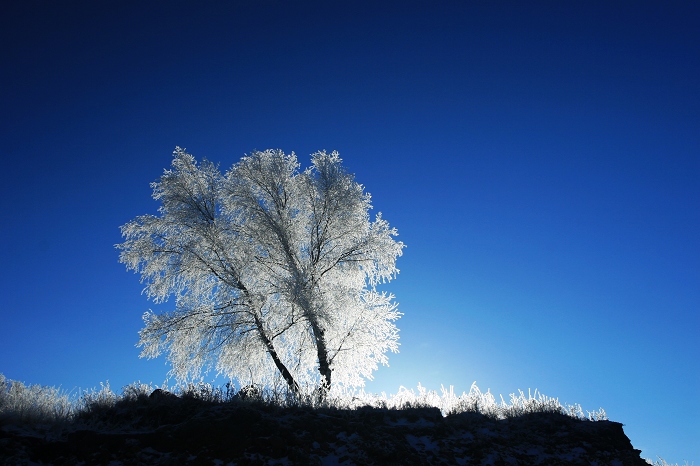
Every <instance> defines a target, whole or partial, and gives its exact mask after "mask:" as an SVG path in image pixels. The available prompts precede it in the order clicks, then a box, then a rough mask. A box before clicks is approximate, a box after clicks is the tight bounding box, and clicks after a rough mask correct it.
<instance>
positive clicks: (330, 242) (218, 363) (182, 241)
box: [117, 147, 404, 397]
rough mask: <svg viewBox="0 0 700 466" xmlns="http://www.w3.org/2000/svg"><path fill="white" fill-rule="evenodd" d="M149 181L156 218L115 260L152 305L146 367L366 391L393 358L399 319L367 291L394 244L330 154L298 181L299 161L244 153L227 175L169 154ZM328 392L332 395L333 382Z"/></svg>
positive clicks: (142, 221)
mask: <svg viewBox="0 0 700 466" xmlns="http://www.w3.org/2000/svg"><path fill="white" fill-rule="evenodd" d="M173 155H174V159H173V162H172V169H170V170H165V172H164V174H163V175H162V176H161V178H160V180H159V181H157V182H155V183H153V184H152V187H153V198H154V199H156V200H158V201H160V202H161V203H162V206H161V207H160V209H159V215H144V216H140V217H137V218H136V219H134V220H132V221H131V222H129V223H127V224H126V225H124V226H123V227H122V234H123V236H124V238H125V241H124V243H121V244H118V245H117V248H118V249H120V250H121V254H120V258H119V259H120V262H122V263H124V264H126V267H127V269H129V270H134V271H135V272H137V273H140V274H141V281H142V283H145V285H146V286H145V289H144V292H145V293H146V295H147V296H148V297H149V298H150V299H152V300H153V301H154V302H156V303H162V302H164V301H166V300H167V299H168V298H169V297H170V296H174V297H175V309H174V310H171V311H168V312H162V313H159V314H156V313H154V312H147V313H146V314H145V315H144V321H145V328H144V329H143V330H141V332H140V337H141V338H140V341H139V346H141V347H142V348H143V350H142V354H141V356H142V357H149V358H153V357H156V356H158V355H160V354H161V353H164V352H165V353H167V355H168V359H169V361H170V362H171V363H172V374H173V375H174V376H176V377H177V378H178V379H180V380H190V379H194V378H196V377H197V376H199V375H200V374H201V373H202V371H207V370H210V369H212V368H215V369H216V370H217V371H218V372H219V373H220V374H223V375H225V376H227V377H230V378H232V379H234V380H237V381H239V383H242V384H248V383H256V384H261V385H265V386H270V387H275V386H279V385H280V384H283V385H286V386H287V387H288V388H290V389H291V390H292V391H293V392H295V393H311V392H312V391H314V390H316V391H317V393H319V394H320V396H322V397H325V396H326V395H327V394H328V393H329V391H330V390H331V389H332V390H333V391H334V392H336V393H339V392H341V391H343V390H348V389H353V388H355V387H361V386H363V384H364V379H371V377H372V372H373V371H374V370H376V369H377V368H378V364H387V355H386V353H387V352H388V351H392V352H396V351H397V350H398V342H397V340H398V330H397V328H396V326H395V325H394V322H395V321H396V319H398V318H399V317H400V315H401V313H399V312H398V311H397V304H396V303H395V302H394V296H393V295H391V294H387V293H385V292H380V291H378V290H377V289H376V286H377V285H379V284H380V283H384V282H388V281H390V280H391V279H392V278H395V276H396V274H397V273H398V269H397V268H396V259H397V257H398V256H400V255H401V252H402V249H403V247H404V245H403V243H401V242H400V241H396V240H395V239H394V237H395V236H396V235H397V232H396V229H394V228H391V227H390V226H389V224H388V223H387V222H386V221H385V220H384V219H383V218H382V216H381V213H379V214H377V215H376V218H375V219H374V220H373V221H372V220H371V219H370V216H369V212H368V211H369V209H371V208H372V205H371V202H370V195H369V194H368V193H365V192H364V187H363V186H362V185H360V184H358V183H357V182H355V181H354V177H353V175H351V174H348V173H347V172H346V171H345V169H344V168H343V166H342V164H341V162H342V160H341V159H340V157H339V156H338V153H337V152H333V153H331V154H328V153H326V152H325V151H323V152H317V153H315V154H313V155H312V164H311V167H309V168H308V169H306V170H304V171H300V170H299V163H298V162H297V159H296V156H295V155H294V153H292V154H289V155H286V154H284V153H283V152H282V151H279V150H267V151H264V152H257V151H256V152H253V153H252V154H250V155H248V156H245V157H243V158H242V159H241V161H240V162H238V163H237V164H235V165H234V166H233V167H232V168H231V169H230V170H229V171H228V172H226V173H225V174H224V175H222V174H221V172H220V171H219V169H218V167H217V166H215V165H214V164H212V163H211V162H208V161H206V160H205V161H204V162H202V163H201V164H199V165H198V164H197V162H196V161H195V159H194V157H193V156H192V155H190V154H188V153H186V152H185V151H184V150H183V149H180V148H179V147H178V148H176V149H175V151H174V153H173ZM331 382H332V384H331Z"/></svg>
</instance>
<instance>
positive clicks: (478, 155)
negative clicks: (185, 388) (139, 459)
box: [0, 0, 700, 464]
mask: <svg viewBox="0 0 700 466" xmlns="http://www.w3.org/2000/svg"><path fill="white" fill-rule="evenodd" d="M14 3H15V4H13V5H10V6H9V7H7V9H6V12H5V13H4V14H3V15H2V17H0V37H1V38H2V39H1V40H2V44H3V47H0V54H2V63H3V66H2V69H1V70H0V77H1V79H2V83H3V90H4V91H5V92H4V93H3V97H2V99H1V100H0V110H2V112H0V119H2V124H1V125H0V135H1V140H2V143H3V146H2V148H3V162H4V166H3V170H2V171H1V173H2V175H1V176H2V180H1V181H2V183H0V186H2V188H1V189H2V193H1V194H2V196H0V205H1V206H2V213H3V228H2V229H0V240H1V241H0V244H2V247H1V249H0V251H1V252H0V261H1V263H2V264H3V268H2V283H3V292H2V293H1V294H0V312H1V313H2V314H0V315H1V317H0V319H1V320H0V340H2V341H3V343H4V344H3V345H2V347H1V348H0V373H3V374H4V375H5V376H6V377H7V378H8V379H13V380H19V381H22V382H25V383H28V384H41V385H48V386H61V387H63V388H64V389H67V390H71V389H73V387H76V389H77V388H83V389H84V388H90V387H96V386H99V383H100V382H104V381H107V380H109V382H110V383H111V385H112V387H114V388H118V387H121V386H124V385H127V384H130V383H132V382H134V381H137V380H141V381H143V382H153V383H154V384H161V383H162V382H163V380H164V379H165V378H166V374H167V372H168V367H167V366H166V365H165V359H164V358H159V359H155V360H144V359H139V358H138V354H139V349H138V348H136V347H135V343H136V342H137V341H138V331H139V330H140V329H141V328H142V326H143V323H142V321H141V316H142V314H143V313H144V312H146V311H147V310H148V309H153V310H154V311H159V310H164V309H168V306H172V305H173V303H172V301H169V302H166V303H163V304H162V305H156V304H153V303H152V302H149V301H147V300H146V297H145V296H142V295H141V294H140V293H141V290H142V288H143V286H142V285H141V284H139V282H138V277H137V276H135V275H133V274H132V273H127V272H126V271H125V269H124V266H123V265H122V264H119V263H118V251H116V250H115V249H114V244H117V243H120V242H122V238H121V236H120V234H119V226H120V225H123V224H124V223H126V222H127V221H129V220H130V219H132V218H134V217H135V216H137V215H143V214H148V213H156V209H157V208H158V204H157V203H156V202H154V201H153V200H152V199H151V197H150V194H151V188H150V187H149V183H151V182H152V181H155V180H156V179H158V177H159V176H160V175H161V174H162V172H163V169H165V168H167V167H169V165H170V161H171V153H172V150H173V148H174V147H175V146H181V147H183V148H186V149H187V151H188V152H190V153H192V154H194V155H195V156H196V157H197V159H198V160H201V159H203V158H207V159H209V160H212V161H213V162H215V163H220V166H221V167H222V169H226V168H228V167H230V166H231V165H232V164H233V163H235V162H236V161H238V160H239V159H240V158H241V157H242V156H243V155H244V154H246V153H250V152H251V151H253V150H256V149H257V150H265V149H278V148H279V149H282V150H283V151H285V152H286V153H290V152H292V151H294V152H295V153H296V154H297V156H298V157H299V161H300V162H301V164H302V166H307V165H308V162H309V155H310V154H312V153H314V152H316V151H318V150H327V151H329V152H330V151H333V150H337V151H338V152H339V153H340V156H341V157H342V158H343V163H344V165H345V166H346V167H347V168H348V171H349V172H351V173H354V174H355V178H356V180H357V181H358V182H359V183H361V184H363V185H364V186H365V188H366V190H367V192H369V193H371V194H372V203H373V205H374V210H373V211H372V212H371V213H372V215H374V214H376V213H377V212H382V214H383V216H384V218H386V220H387V221H388V222H389V223H390V224H391V226H393V227H396V228H397V229H398V232H399V236H398V237H397V239H398V240H400V241H402V242H404V243H405V244H406V248H405V250H404V251H403V256H402V257H400V258H399V260H398V262H397V266H398V268H399V269H400V273H399V275H398V277H397V278H396V280H394V281H392V282H391V283H389V284H387V285H386V286H384V287H383V288H382V289H385V290H387V291H389V292H391V293H393V294H394V295H395V296H396V301H397V302H398V303H399V307H398V310H399V311H400V312H402V313H403V314H404V315H403V317H402V318H401V319H399V320H398V321H397V323H396V325H397V327H398V328H399V330H400V333H399V335H400V339H399V343H400V347H399V351H400V352H399V353H398V354H390V355H389V364H390V366H389V367H380V368H379V370H378V371H376V372H375V373H374V376H375V378H374V380H373V381H369V382H368V383H367V385H366V390H367V391H369V392H374V393H380V392H382V391H384V392H387V393H396V392H397V390H398V388H399V386H405V387H407V388H415V387H416V386H417V384H418V383H421V384H422V385H423V386H424V387H426V388H428V389H431V390H439V389H440V385H441V384H442V385H444V386H445V387H449V386H450V385H452V386H454V388H455V391H456V392H458V393H461V392H463V391H468V390H469V388H470V386H471V384H472V382H474V381H476V383H477V385H478V386H479V387H480V388H481V389H482V390H484V391H485V390H487V389H490V391H491V393H493V394H494V395H495V396H496V397H498V395H499V394H502V395H504V397H507V396H508V394H510V393H513V392H517V390H518V389H522V390H525V391H526V390H528V389H533V390H534V389H539V391H540V392H541V393H544V394H546V395H547V396H550V397H555V398H558V399H559V400H561V402H562V403H572V404H573V403H578V404H581V405H582V407H583V408H584V409H588V410H594V409H598V408H600V407H602V408H604V409H605V410H606V412H607V414H608V416H609V418H610V419H611V420H613V421H617V422H622V423H623V424H625V433H626V434H627V435H628V436H629V437H630V439H631V441H632V444H633V445H634V447H635V448H638V449H641V450H642V451H643V453H642V456H644V457H646V458H651V459H655V458H656V456H657V455H658V456H661V457H663V458H664V459H665V460H666V461H669V462H672V463H676V462H677V463H679V464H682V463H683V461H684V460H687V461H688V462H693V461H694V462H695V463H696V464H700V444H699V442H698V441H697V439H698V438H700V424H699V423H698V422H697V419H698V418H700V400H699V399H698V397H697V395H696V391H697V387H698V386H700V367H699V365H698V362H697V361H699V360H700V346H699V345H698V344H697V341H698V336H699V332H700V316H699V314H698V310H699V309H700V244H699V243H698V238H699V237H700V217H699V212H700V182H699V181H698V180H700V156H699V155H698V154H700V131H698V128H700V111H699V107H698V102H700V88H699V87H698V86H697V83H698V82H700V64H699V62H698V60H697V58H696V56H697V47H698V44H700V30H699V29H698V28H697V25H696V22H697V21H696V18H698V16H699V14H700V11H699V8H700V6H698V5H695V4H690V3H691V2H671V3H664V4H653V3H650V4H646V3H637V4H635V5H634V7H632V6H625V5H622V4H614V5H613V4H609V2H596V1H593V2H585V3H580V4H570V3H557V2H553V3H551V4H549V3H548V4H546V5H545V4H541V5H540V4H537V5H535V4H521V3H517V2H512V3H511V2H507V3H504V4H498V5H496V4H491V3H484V4H480V3H475V2H468V3H460V2H455V3H449V2H448V4H444V5H440V6H435V5H431V4H429V3H421V2H412V1H408V2H400V3H395V4H394V3H393V2H381V3H380V4H379V5H377V4H376V2H362V1H361V2H353V3H352V4H343V5H331V4H328V3H324V2H315V1H310V2H305V3H304V4H303V5H296V6H295V5H291V4H287V3H285V2H281V1H277V0H271V1H269V2H267V1H265V2H247V3H246V2H242V3H240V2H212V3H208V4H207V5H206V6H194V5H192V6H188V5H186V4H178V3H172V2H157V1H156V2H148V4H140V3H132V2H125V3H124V2H121V3H119V4H118V5H116V4H115V5H111V6H110V8H109V9H107V8H105V7H104V6H103V5H101V4H98V3H94V2H79V4H71V6H65V5H59V4H51V5H45V6H42V8H43V9H41V10H39V9H38V7H37V6H34V4H31V3H26V2H14ZM210 379H212V380H213V379H214V374H211V376H210ZM210 379H207V381H210Z"/></svg>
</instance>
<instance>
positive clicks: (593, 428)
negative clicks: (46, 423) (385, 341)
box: [0, 394, 647, 466]
mask: <svg viewBox="0 0 700 466" xmlns="http://www.w3.org/2000/svg"><path fill="white" fill-rule="evenodd" d="M5 422H6V423H5V424H4V425H3V426H2V428H1V429H0V464H7V465H14V464H18V465H21V464H37V463H39V464H45V465H49V464H51V465H69V464H70V465H74V464H78V463H82V464H85V465H98V464H104V465H107V464H114V465H116V464H124V465H139V464H142V465H171V464H172V465H176V464H177V465H179V464H192V465H198V464H202V465H214V464H220V465H225V464H238V465H245V464H300V465H307V464H348V465H350V464H358V465H360V464H362V465H364V464H381V465H393V464H396V465H441V464H445V465H501V464H504V465H507V464H517V465H530V464H532V465H536V464H542V465H558V464H561V465H577V464H580V465H640V466H641V465H644V466H646V465H647V463H646V462H645V461H644V460H642V459H641V458H640V456H639V453H640V451H639V450H635V449H634V448H633V447H632V444H631V443H630V440H629V439H628V438H627V436H626V435H625V433H624V432H623V429H622V424H619V423H617V422H611V421H582V420H579V419H574V418H572V417H569V416H566V415H562V414H555V413H535V414H529V415H524V416H520V417H517V418H511V419H504V420H495V419H490V418H488V417H486V416H483V415H481V414H478V413H461V414H455V415H451V416H447V417H443V416H442V415H441V414H440V412H439V411H438V410H437V409H435V408H409V409H403V410H388V409H376V408H360V409H357V410H337V409H318V410H313V409H310V408H279V407H274V406H269V405H265V404H255V403H248V402H240V401H238V402H228V403H219V404H211V403H210V404H207V403H202V402H199V401H197V400H181V399H179V398H177V397H175V398H174V399H173V398H172V397H168V396H164V395H163V394H159V395H158V396H155V397H152V398H150V399H144V400H140V401H139V402H138V403H136V404H134V405H131V406H128V407H121V408H119V407H117V408H111V409H109V410H106V411H105V412H101V413H93V414H92V415H91V416H90V417H89V418H88V419H82V420H77V421H76V422H75V423H74V424H73V425H71V426H66V427H64V428H63V429H62V431H60V432H58V433H54V434H51V433H50V432H49V431H42V430H41V429H40V428H34V429H28V428H26V427H20V426H17V425H14V424H12V423H9V422H7V421H5Z"/></svg>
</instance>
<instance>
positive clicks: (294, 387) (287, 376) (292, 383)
mask: <svg viewBox="0 0 700 466" xmlns="http://www.w3.org/2000/svg"><path fill="white" fill-rule="evenodd" d="M255 326H256V328H257V330H258V335H260V339H261V340H262V342H263V343H264V344H265V348H267V352H268V354H269V355H270V356H271V357H272V360H273V361H274V363H275V366H277V370H279V371H280V373H281V374H282V377H284V380H285V382H287V385H288V386H289V389H290V390H291V391H292V393H294V394H295V395H299V392H300V391H301V390H300V388H299V384H298V383H297V382H296V380H294V377H293V376H292V374H291V373H290V372H289V370H288V369H287V366H285V365H284V363H283V362H282V360H281V359H280V357H279V355H278V354H277V351H276V350H275V347H274V345H273V344H272V341H271V340H270V338H269V337H268V336H267V334H266V333H265V329H264V328H263V325H262V322H261V321H260V319H259V318H258V316H257V315H256V316H255Z"/></svg>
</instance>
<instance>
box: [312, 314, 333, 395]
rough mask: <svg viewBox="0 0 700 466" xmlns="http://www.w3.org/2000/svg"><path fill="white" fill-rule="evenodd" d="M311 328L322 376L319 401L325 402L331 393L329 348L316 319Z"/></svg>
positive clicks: (313, 320)
mask: <svg viewBox="0 0 700 466" xmlns="http://www.w3.org/2000/svg"><path fill="white" fill-rule="evenodd" d="M310 321H311V322H310V323H311V328H312V330H313V333H314V339H315V340H316V354H317V355H318V372H319V373H320V374H321V385H320V386H319V387H318V401H319V402H324V401H325V400H326V398H327V397H328V392H330V391H331V373H332V371H333V370H332V369H331V367H330V362H329V361H328V348H327V347H326V338H325V336H324V332H323V329H321V328H320V327H319V325H318V322H316V320H315V319H310Z"/></svg>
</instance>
